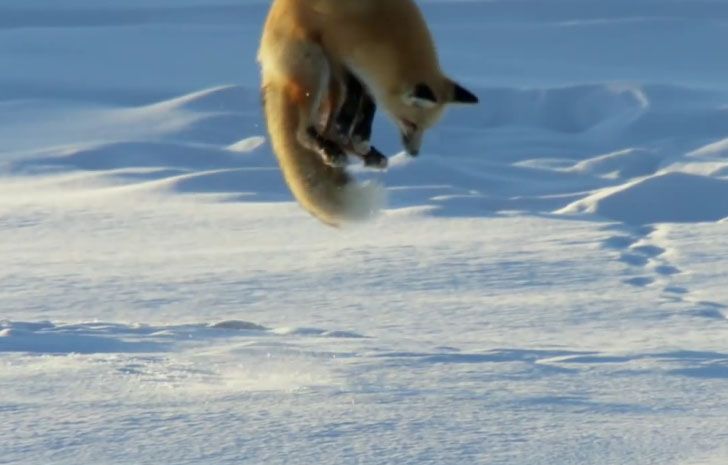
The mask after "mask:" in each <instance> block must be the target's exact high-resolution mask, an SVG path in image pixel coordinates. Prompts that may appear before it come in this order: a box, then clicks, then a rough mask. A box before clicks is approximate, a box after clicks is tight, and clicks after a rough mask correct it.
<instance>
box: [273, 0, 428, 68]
mask: <svg viewBox="0 0 728 465" xmlns="http://www.w3.org/2000/svg"><path fill="white" fill-rule="evenodd" d="M282 40H313V41H317V42H320V43H321V45H322V46H323V48H324V49H325V50H326V52H327V54H329V55H330V56H331V59H332V60H336V61H340V62H342V63H344V64H346V65H347V66H349V67H351V68H352V69H356V70H360V71H362V72H363V73H364V74H367V75H370V76H376V79H377V80H378V81H382V82H389V81H392V82H393V83H394V82H402V81H406V80H407V76H408V75H412V76H420V77H421V76H427V75H431V74H439V73H440V67H439V63H438V60H437V54H436V51H435V47H434V43H433V40H432V37H431V35H430V32H429V29H428V28H427V25H426V23H425V21H424V18H423V16H422V13H421V12H420V10H419V8H418V7H417V5H416V3H415V2H414V1H413V0H275V1H274V2H273V5H272V7H271V12H270V14H269V16H268V21H267V23H266V27H265V30H264V34H263V43H262V48H261V51H263V50H264V49H265V48H266V43H268V45H267V46H268V47H270V46H271V45H272V46H277V45H276V44H278V43H279V42H280V41H282Z"/></svg>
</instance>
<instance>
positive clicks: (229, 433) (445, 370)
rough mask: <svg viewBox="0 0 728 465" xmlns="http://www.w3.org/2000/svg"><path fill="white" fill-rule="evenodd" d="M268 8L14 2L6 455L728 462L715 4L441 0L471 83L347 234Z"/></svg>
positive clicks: (725, 92)
mask: <svg viewBox="0 0 728 465" xmlns="http://www.w3.org/2000/svg"><path fill="white" fill-rule="evenodd" d="M268 5H269V2H267V1H262V0H260V1H255V0H240V1H238V2H225V1H222V0H174V1H173V0H126V1H123V2H122V1H120V0H65V1H64V2H54V1H50V0H4V1H3V2H2V3H0V140H2V145H0V368H1V369H0V438H2V439H0V463H12V464H23V465H48V464H53V465H64V464H68V465H70V464H74V465H76V464H84V465H91V464H93V465H105V464H122V463H129V464H136V465H143V464H154V465H159V464H183V463H184V464H216V465H224V464H323V465H326V464H332V465H333V464H337V465H340V464H367V465H376V464H382V465H385V464H386V465H389V464H393V463H396V464H401V465H404V464H417V465H422V464H438V465H445V464H453V465H455V464H457V465H461V464H489V465H506V464H507V465H570V464H573V465H605V464H615V465H616V464H620V465H622V464H639V465H647V464H660V465H719V464H720V465H723V464H725V463H728V446H727V445H728V422H726V420H725V419H726V417H727V416H728V407H727V406H728V343H727V342H726V341H727V340H728V337H727V336H728V290H727V288H726V286H725V283H726V282H727V281H728V266H726V265H727V264H726V258H725V256H726V253H725V252H726V250H728V234H727V233H728V221H726V218H728V81H726V79H725V76H726V75H728V60H726V59H725V44H726V43H728V2H726V1H722V0H695V1H690V2H683V1H662V0H660V1H658V0H629V1H628V0H614V1H611V0H610V1H608V2H605V1H596V0H584V1H576V0H548V1H542V0H520V1H515V0H495V1H485V0H482V1H481V0H471V1H456V0H429V1H424V0H423V1H422V2H421V5H422V7H423V10H424V13H425V16H426V18H427V20H428V22H429V23H430V24H431V26H432V30H433V34H434V36H435V40H436V42H437V44H438V49H439V51H440V54H441V58H442V62H443V67H444V69H445V70H446V71H447V72H448V73H449V74H450V75H451V76H453V77H454V78H456V79H457V80H458V81H459V82H461V83H462V84H463V85H464V86H466V87H467V88H469V89H471V90H472V91H473V92H475V93H476V94H477V95H478V96H479V97H480V100H481V103H480V105H478V106H474V107H467V108H466V107H458V108H453V109H452V110H451V111H450V112H449V113H448V114H447V115H446V117H445V119H444V120H443V121H442V122H441V124H439V125H438V126H437V127H436V128H434V129H433V130H431V131H430V132H429V133H428V134H427V135H426V139H425V143H424V146H423V151H422V153H421V155H420V156H419V157H417V158H416V159H411V158H409V157H408V156H406V155H404V154H403V153H400V151H401V148H400V145H399V141H398V137H397V134H396V131H395V130H394V128H393V125H392V124H391V123H390V122H389V121H387V120H386V118H385V117H384V116H382V115H380V116H378V118H377V120H376V121H375V128H374V144H375V145H376V146H377V147H378V148H379V149H380V150H382V151H384V152H386V153H389V154H392V155H393V157H392V158H391V160H390V168H389V169H388V170H387V171H386V172H384V173H379V172H373V171H369V170H366V169H364V168H362V167H360V166H356V167H353V171H354V172H355V174H356V176H357V177H358V178H360V179H362V180H363V181H365V182H370V183H371V184H370V185H377V184H381V185H383V186H385V187H386V194H387V197H388V206H387V207H386V209H385V211H384V212H383V214H382V215H381V216H379V217H377V218H376V219H374V220H371V221H369V222H367V223H364V224H357V225H354V226H351V227H347V228H343V229H340V230H335V229H332V228H327V227H324V226H322V225H321V224H320V223H318V222H317V221H316V220H315V219H313V218H311V217H310V216H309V215H307V214H306V213H305V212H304V211H303V210H302V209H300V208H299V207H298V206H297V205H296V204H295V203H294V202H293V200H292V197H291V194H290V192H289V191H288V190H287V188H286V186H285V185H284V183H283V181H282V179H281V175H280V172H279V170H278V168H277V166H276V163H275V159H274V157H273V155H272V153H271V151H270V145H269V144H268V142H267V140H266V133H265V124H264V121H263V120H262V116H261V109H260V97H259V90H258V87H259V71H258V67H257V64H256V63H255V55H256V48H257V44H258V36H259V34H260V30H261V27H262V22H263V19H264V17H265V14H266V10H267V8H268Z"/></svg>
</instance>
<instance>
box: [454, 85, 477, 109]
mask: <svg viewBox="0 0 728 465" xmlns="http://www.w3.org/2000/svg"><path fill="white" fill-rule="evenodd" d="M452 88H453V90H452V101H453V103H464V104H468V105H473V104H475V103H478V97H477V96H476V95H475V94H473V93H472V92H470V91H469V90H468V89H466V88H465V87H463V86H461V85H460V84H458V83H457V82H453V83H452Z"/></svg>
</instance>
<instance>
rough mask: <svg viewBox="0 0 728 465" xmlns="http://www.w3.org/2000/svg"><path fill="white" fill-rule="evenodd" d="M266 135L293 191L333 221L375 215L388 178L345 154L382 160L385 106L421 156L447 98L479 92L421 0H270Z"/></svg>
mask: <svg viewBox="0 0 728 465" xmlns="http://www.w3.org/2000/svg"><path fill="white" fill-rule="evenodd" d="M258 62H259V63H260V68H261V81H262V86H261V87H262V96H263V107H264V113H265V118H266V122H267V128H268V133H269V136H270V141H271V145H272V148H273V152H274V153H275V155H276V158H277V159H278V163H279V166H280V168H281V171H282V172H283V177H284V179H285V180H286V183H287V184H288V186H289V188H290V189H291V192H292V193H293V195H294V197H295V198H296V199H297V200H298V202H299V204H300V205H301V206H302V207H303V208H304V209H306V210H307V211H309V212H310V213H311V214H312V215H313V216H315V217H317V218H318V219H319V220H321V221H322V222H324V223H326V224H329V225H331V226H341V225H342V224H344V223H347V222H352V221H359V220H365V219H369V218H371V217H372V216H374V215H376V214H377V213H378V211H379V209H380V208H381V206H382V205H383V202H384V194H383V189H382V188H381V186H378V185H376V184H373V183H369V184H366V183H357V182H356V181H355V180H354V179H353V178H352V177H351V175H350V174H349V173H348V172H347V171H346V165H347V154H353V155H358V156H359V157H361V158H362V159H363V160H364V164H365V165H368V166H374V167H379V168H383V167H385V166H386V157H384V156H383V155H382V154H381V153H380V152H379V151H378V150H377V149H376V148H374V147H372V145H371V142H370V140H369V139H370V136H371V125H372V120H373V117H374V113H375V112H376V109H377V107H381V108H382V109H383V110H384V111H385V112H386V114H387V115H388V116H389V117H390V118H391V120H392V121H393V122H394V123H395V125H396V126H397V127H398V129H399V132H400V134H401V141H402V145H403V146H404V149H405V151H406V152H407V153H408V154H409V155H411V156H416V155H417V154H418V153H419V151H420V149H421V146H422V142H423V136H424V134H425V132H426V131H427V129H429V128H431V127H432V126H433V125H435V124H436V123H437V122H438V121H439V120H440V118H441V117H442V114H443V112H444V110H445V108H446V107H447V106H448V105H450V104H475V103H478V98H477V96H475V95H474V94H473V93H472V92H470V91H468V90H467V89H465V88H464V87H463V86H461V85H460V84H458V83H456V82H455V81H453V80H452V79H451V78H449V77H448V76H447V75H445V73H444V72H443V71H442V69H441V66H440V63H439V59H438V55H437V51H436V48H435V44H434V41H433V37H432V35H431V33H430V30H429V28H428V26H427V24H426V22H425V19H424V16H423V14H422V12H421V11H420V9H419V7H418V6H417V4H416V3H415V2H414V0H273V2H272V4H271V7H270V10H269V12H268V16H267V18H266V20H265V24H264V27H263V32H262V36H261V41H260V47H259V49H258Z"/></svg>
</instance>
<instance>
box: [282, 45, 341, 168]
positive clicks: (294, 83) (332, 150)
mask: <svg viewBox="0 0 728 465" xmlns="http://www.w3.org/2000/svg"><path fill="white" fill-rule="evenodd" d="M277 58H278V60H276V69H275V72H276V73H280V74H282V75H283V76H282V77H283V78H284V79H282V81H284V82H287V83H288V86H287V89H286V91H287V93H288V98H289V100H290V101H291V102H293V103H294V104H295V105H296V107H297V108H298V111H299V115H298V125H297V126H298V127H297V129H296V138H297V139H298V141H299V142H300V143H301V144H302V145H303V146H304V147H306V148H308V149H310V150H313V151H315V152H317V153H318V154H320V155H321V157H322V158H323V160H324V162H325V163H326V164H328V165H331V166H344V165H346V153H345V152H344V150H343V149H342V147H341V144H339V143H338V142H336V141H334V140H332V139H330V138H328V137H326V136H325V135H324V131H323V129H324V128H323V127H322V124H321V121H320V119H321V114H322V106H323V104H324V98H325V97H326V95H327V94H328V92H329V82H330V79H331V72H332V70H331V66H330V64H329V60H328V58H327V56H326V54H325V53H324V51H323V49H322V48H321V47H320V46H319V45H317V44H316V43H314V42H311V41H304V40H302V41H300V42H298V43H297V44H296V45H295V46H291V47H287V48H286V49H285V50H282V51H281V53H280V55H279V56H277Z"/></svg>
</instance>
